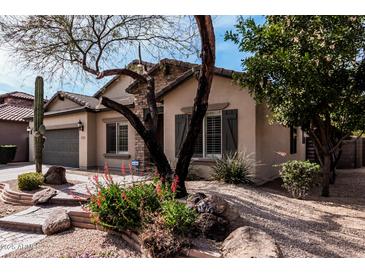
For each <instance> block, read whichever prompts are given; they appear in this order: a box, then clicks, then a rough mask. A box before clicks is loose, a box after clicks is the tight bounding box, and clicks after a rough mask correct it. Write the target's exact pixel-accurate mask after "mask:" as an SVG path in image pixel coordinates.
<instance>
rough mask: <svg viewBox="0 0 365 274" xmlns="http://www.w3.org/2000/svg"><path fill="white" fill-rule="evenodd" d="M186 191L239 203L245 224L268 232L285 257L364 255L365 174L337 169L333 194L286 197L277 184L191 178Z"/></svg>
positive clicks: (235, 203)
mask: <svg viewBox="0 0 365 274" xmlns="http://www.w3.org/2000/svg"><path fill="white" fill-rule="evenodd" d="M187 187H188V190H189V192H198V191H200V192H204V193H216V194H219V195H222V196H223V197H224V198H225V199H226V200H227V201H229V202H231V203H233V204H234V205H235V206H237V207H238V209H239V211H240V213H241V216H242V217H243V218H244V219H245V220H246V221H247V225H250V226H253V227H256V228H259V229H262V230H263V231H265V232H267V233H268V234H270V235H272V236H273V237H274V239H276V241H277V242H278V244H279V245H280V247H281V249H282V251H283V255H284V257H295V258H296V257H365V172H363V170H361V171H360V172H358V173H357V172H356V170H354V171H352V172H341V171H339V175H338V178H337V181H336V184H335V185H332V186H331V197H330V198H324V197H320V196H319V195H318V194H317V193H319V190H317V192H316V193H313V194H312V195H310V196H309V197H307V198H306V199H305V200H297V199H293V198H290V197H288V195H286V193H285V192H284V191H283V190H282V189H281V188H280V187H277V186H273V185H270V184H269V185H266V186H263V187H249V186H242V187H237V186H234V185H226V184H222V183H218V182H189V183H188V185H187Z"/></svg>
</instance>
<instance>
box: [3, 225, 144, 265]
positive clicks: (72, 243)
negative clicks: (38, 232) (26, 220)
mask: <svg viewBox="0 0 365 274" xmlns="http://www.w3.org/2000/svg"><path fill="white" fill-rule="evenodd" d="M5 257H8V258H136V257H140V255H139V253H138V252H135V251H134V250H133V249H131V248H129V246H128V245H127V244H126V243H125V242H124V241H123V240H122V239H121V238H120V237H118V236H115V235H111V234H108V233H106V232H103V231H99V230H92V229H81V228H74V229H71V230H69V231H65V232H62V233H60V234H56V235H52V236H48V237H46V238H45V239H44V240H42V241H40V242H38V243H37V244H35V245H34V246H32V247H31V248H30V249H22V250H17V251H15V252H12V253H9V254H7V255H6V256H5Z"/></svg>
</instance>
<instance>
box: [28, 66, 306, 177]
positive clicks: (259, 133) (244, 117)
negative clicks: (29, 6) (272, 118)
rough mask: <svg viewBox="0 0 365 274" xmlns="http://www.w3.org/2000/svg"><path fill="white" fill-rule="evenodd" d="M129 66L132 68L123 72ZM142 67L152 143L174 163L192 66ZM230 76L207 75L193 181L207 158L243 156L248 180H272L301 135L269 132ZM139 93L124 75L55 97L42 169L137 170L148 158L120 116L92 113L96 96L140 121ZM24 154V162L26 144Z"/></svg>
mask: <svg viewBox="0 0 365 274" xmlns="http://www.w3.org/2000/svg"><path fill="white" fill-rule="evenodd" d="M136 64H137V62H136V61H134V62H132V63H131V64H130V65H136ZM147 66H148V69H149V70H148V71H149V74H150V75H151V76H153V77H154V78H155V87H156V96H157V99H158V102H159V103H158V109H159V126H158V130H157V137H158V139H159V141H160V143H161V144H162V145H163V147H164V151H165V153H166V155H167V157H168V159H169V160H170V161H171V163H172V164H174V163H176V155H177V153H178V151H179V148H180V146H181V144H182V141H183V139H184V137H185V134H186V132H187V126H188V121H189V114H190V113H191V111H192V106H193V101H194V97H195V93H196V89H197V84H198V82H197V77H196V75H197V69H198V67H199V66H198V65H196V64H191V63H186V62H181V61H177V60H171V59H163V60H161V61H160V63H158V64H149V63H148V64H147ZM233 73H234V71H231V70H226V69H222V68H216V69H215V76H214V78H213V84H212V89H211V94H210V97H209V107H208V113H207V115H206V118H205V119H204V123H203V125H202V128H203V130H202V133H201V135H200V137H199V140H198V143H197V145H196V148H195V151H196V152H195V155H194V157H193V164H194V165H195V166H196V167H197V168H198V169H199V170H200V171H199V173H200V175H205V176H208V175H209V173H210V169H209V167H210V166H212V165H213V164H214V158H215V157H221V156H222V155H223V154H224V153H228V152H233V151H242V152H243V151H246V152H247V153H253V156H254V158H255V159H256V161H258V162H260V163H261V164H260V165H259V166H257V167H256V169H255V174H256V176H257V177H258V178H259V179H260V180H263V181H266V180H269V179H272V178H274V177H276V176H277V174H278V173H277V168H275V167H273V165H274V164H278V163H281V162H284V161H287V160H289V159H304V158H305V144H304V143H303V140H304V138H302V132H301V130H300V129H289V128H285V127H282V126H279V125H270V124H269V122H268V117H267V116H268V115H269V113H268V111H267V109H266V108H265V106H263V105H257V104H256V103H255V101H254V100H253V98H252V97H251V96H250V94H249V92H248V90H247V89H242V88H240V87H239V86H237V85H236V84H234V83H233V81H232V74H233ZM145 91H146V87H145V84H143V83H140V82H138V81H135V80H133V79H131V78H130V77H128V76H117V77H114V78H113V79H112V80H111V81H109V82H108V83H107V84H106V85H105V86H104V87H102V88H101V89H100V90H99V91H98V92H97V93H96V94H95V95H94V96H86V95H80V94H75V93H70V92H64V91H60V92H57V93H56V94H55V95H54V96H53V97H52V99H51V100H50V101H49V102H48V103H47V105H46V107H45V119H44V124H45V126H46V129H47V133H46V141H45V148H44V161H45V163H48V164H59V165H64V166H70V167H79V168H81V169H86V168H95V167H103V166H104V163H105V162H107V163H108V165H109V166H110V167H111V168H120V166H121V164H122V163H123V162H125V163H127V162H130V161H131V160H138V161H139V163H140V168H141V169H143V168H144V167H145V166H146V165H147V164H148V163H149V161H150V157H149V153H148V151H147V149H146V147H145V145H144V143H143V141H142V139H141V138H140V136H139V135H138V134H136V132H135V130H134V129H133V128H132V127H131V125H130V124H129V123H128V122H127V120H126V119H125V118H124V117H123V116H122V115H121V114H119V113H117V112H115V111H112V110H110V109H107V108H105V107H103V106H101V107H99V106H98V102H99V97H100V96H106V97H109V98H112V99H114V100H116V101H118V102H120V103H122V104H124V105H127V106H129V107H130V108H131V109H133V111H134V113H136V114H137V115H138V116H139V117H144V116H145V115H146V114H147V105H146V101H145ZM30 126H31V127H32V122H30ZM30 140H31V142H32V141H33V138H30ZM30 148H31V149H30V159H31V160H32V159H33V145H32V144H31V145H30Z"/></svg>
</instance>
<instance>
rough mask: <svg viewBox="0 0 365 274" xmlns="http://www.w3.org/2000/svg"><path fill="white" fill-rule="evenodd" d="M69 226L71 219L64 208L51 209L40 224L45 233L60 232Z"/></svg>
mask: <svg viewBox="0 0 365 274" xmlns="http://www.w3.org/2000/svg"><path fill="white" fill-rule="evenodd" d="M70 227H71V220H70V217H69V216H68V214H67V212H66V210H65V209H62V208H57V209H54V210H53V211H51V213H50V214H49V215H48V217H47V218H46V220H45V221H44V223H43V225H42V231H43V233H44V234H46V235H52V234H55V233H59V232H62V231H64V230H67V229H69V228H70Z"/></svg>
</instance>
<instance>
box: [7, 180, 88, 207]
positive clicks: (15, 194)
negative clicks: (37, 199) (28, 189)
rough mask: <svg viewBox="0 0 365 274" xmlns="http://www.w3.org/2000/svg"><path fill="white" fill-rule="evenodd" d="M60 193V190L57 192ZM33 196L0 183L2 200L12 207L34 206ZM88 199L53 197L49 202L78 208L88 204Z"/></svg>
mask: <svg viewBox="0 0 365 274" xmlns="http://www.w3.org/2000/svg"><path fill="white" fill-rule="evenodd" d="M56 190H57V189H56ZM57 191H59V190H57ZM32 198H33V194H30V193H24V192H19V191H15V190H12V189H11V188H10V185H9V184H7V183H0V200H2V201H3V202H4V203H6V204H11V205H30V206H32V205H33V202H32ZM86 202H87V199H86V198H82V197H80V198H57V197H53V198H52V199H50V200H49V204H52V205H63V206H78V205H80V204H83V203H86Z"/></svg>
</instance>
